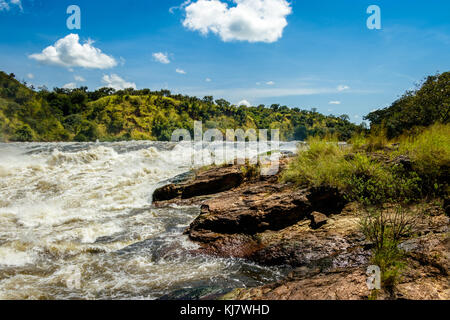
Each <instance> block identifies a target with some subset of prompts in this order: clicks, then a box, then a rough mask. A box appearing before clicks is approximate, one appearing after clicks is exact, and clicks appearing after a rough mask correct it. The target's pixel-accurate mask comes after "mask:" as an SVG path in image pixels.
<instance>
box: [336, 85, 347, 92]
mask: <svg viewBox="0 0 450 320" xmlns="http://www.w3.org/2000/svg"><path fill="white" fill-rule="evenodd" d="M349 89H350V87H349V86H346V85H340V86H338V87H337V90H338V91H340V92H342V91H346V90H349Z"/></svg>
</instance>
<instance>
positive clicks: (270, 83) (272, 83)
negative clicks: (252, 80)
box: [266, 81, 275, 86]
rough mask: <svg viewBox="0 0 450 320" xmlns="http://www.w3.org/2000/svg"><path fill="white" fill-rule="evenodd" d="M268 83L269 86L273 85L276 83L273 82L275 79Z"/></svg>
mask: <svg viewBox="0 0 450 320" xmlns="http://www.w3.org/2000/svg"><path fill="white" fill-rule="evenodd" d="M266 84H267V85H268V86H273V85H274V84H275V82H273V81H267V82H266Z"/></svg>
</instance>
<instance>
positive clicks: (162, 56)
mask: <svg viewBox="0 0 450 320" xmlns="http://www.w3.org/2000/svg"><path fill="white" fill-rule="evenodd" d="M153 59H155V60H156V61H158V62H160V63H163V64H169V63H170V60H169V57H168V56H167V53H162V52H156V53H154V54H153Z"/></svg>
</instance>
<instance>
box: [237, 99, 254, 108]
mask: <svg viewBox="0 0 450 320" xmlns="http://www.w3.org/2000/svg"><path fill="white" fill-rule="evenodd" d="M237 105H238V106H247V107H251V103H250V102H248V101H247V100H245V99H244V100H241V101H239V102H238V103H237Z"/></svg>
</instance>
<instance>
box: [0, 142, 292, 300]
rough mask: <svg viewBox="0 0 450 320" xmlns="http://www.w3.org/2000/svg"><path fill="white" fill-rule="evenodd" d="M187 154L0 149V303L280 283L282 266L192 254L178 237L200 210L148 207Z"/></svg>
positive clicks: (128, 147) (215, 150) (108, 146)
mask: <svg viewBox="0 0 450 320" xmlns="http://www.w3.org/2000/svg"><path fill="white" fill-rule="evenodd" d="M281 148H282V149H283V150H285V151H290V152H295V149H296V144H295V143H288V144H282V145H281ZM190 151H192V146H191V145H190V144H183V143H180V144H173V143H162V142H148V141H143V142H120V143H24V144H0V299H158V298H200V297H202V296H206V295H211V294H219V293H223V292H226V291H227V290H229V289H232V288H235V287H245V286H254V285H258V284H262V283H265V282H267V281H273V280H276V279H278V278H280V277H281V276H282V275H283V274H284V271H283V270H281V269H274V268H263V267H261V266H257V265H254V264H251V263H248V262H245V261H242V260H236V259H219V258H213V257H209V256H201V255H194V254H191V252H192V251H193V249H196V245H195V244H193V243H192V242H190V241H189V240H188V239H187V237H186V236H185V235H183V231H184V230H185V228H186V227H187V226H188V225H189V224H190V223H191V222H192V221H193V220H194V219H195V218H196V217H197V216H198V214H199V209H198V208H196V207H170V208H163V209H155V208H153V207H152V206H151V198H152V193H153V191H154V190H155V189H156V188H157V187H158V186H160V185H161V184H163V183H164V181H167V180H168V179H171V178H173V177H175V176H177V175H179V174H182V173H185V172H187V171H189V170H190V169H191V162H192V158H191V156H192V154H191V152H190ZM202 152H203V155H204V158H205V159H207V160H206V161H210V162H212V161H213V158H214V156H215V157H216V158H220V155H221V154H222V150H220V146H218V145H214V143H212V144H209V145H206V146H204V147H203V149H202ZM257 152H258V150H257V149H256V148H253V149H252V150H251V151H250V156H255V155H257ZM219 154H220V155H219ZM237 156H242V155H239V154H238V155H237Z"/></svg>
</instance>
